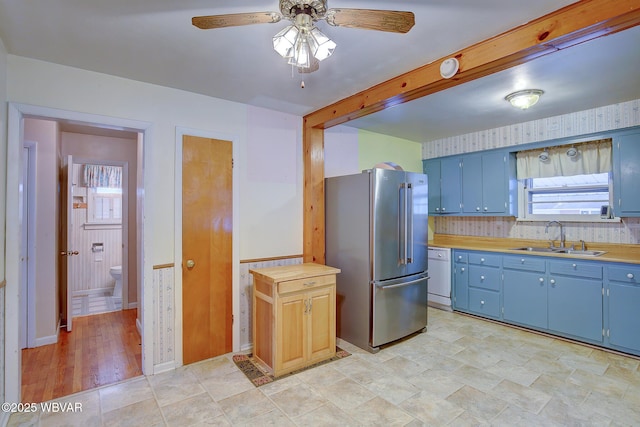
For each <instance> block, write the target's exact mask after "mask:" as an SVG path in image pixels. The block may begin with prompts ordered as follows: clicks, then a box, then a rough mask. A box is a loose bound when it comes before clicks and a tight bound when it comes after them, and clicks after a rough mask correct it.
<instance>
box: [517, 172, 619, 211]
mask: <svg viewBox="0 0 640 427" xmlns="http://www.w3.org/2000/svg"><path fill="white" fill-rule="evenodd" d="M608 174H609V177H608V178H609V179H608V191H609V202H608V203H609V206H613V192H614V189H613V173H612V172H608ZM530 180H531V178H525V179H518V180H517V182H518V217H517V218H516V220H517V221H544V222H547V221H551V220H561V221H568V222H620V218H619V217H615V216H614V217H613V218H608V219H604V218H601V217H600V212H598V213H597V214H585V215H579V214H532V213H529V188H528V186H527V185H526V184H527V183H528V182H530ZM593 187H595V186H585V187H583V188H585V189H589V188H593ZM614 214H615V211H614Z"/></svg>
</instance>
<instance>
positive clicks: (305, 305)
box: [304, 299, 309, 314]
mask: <svg viewBox="0 0 640 427" xmlns="http://www.w3.org/2000/svg"><path fill="white" fill-rule="evenodd" d="M308 312H309V300H307V299H306V300H304V314H307V313H308Z"/></svg>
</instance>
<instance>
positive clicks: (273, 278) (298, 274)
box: [249, 262, 340, 284]
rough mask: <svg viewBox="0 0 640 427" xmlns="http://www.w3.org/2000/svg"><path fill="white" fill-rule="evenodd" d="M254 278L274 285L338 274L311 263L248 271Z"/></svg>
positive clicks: (333, 268) (330, 269) (325, 267)
mask: <svg viewBox="0 0 640 427" xmlns="http://www.w3.org/2000/svg"><path fill="white" fill-rule="evenodd" d="M249 273H251V274H253V275H254V276H260V277H261V278H262V279H263V280H265V281H266V282H268V283H271V284H275V283H279V282H286V281H288V280H297V279H307V278H309V277H317V276H326V275H328V274H337V273H340V269H339V268H335V267H329V266H328V265H322V264H315V263H312V262H308V263H304V264H293V265H283V266H280V267H266V268H256V269H252V270H249Z"/></svg>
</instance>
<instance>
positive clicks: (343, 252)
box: [325, 169, 428, 352]
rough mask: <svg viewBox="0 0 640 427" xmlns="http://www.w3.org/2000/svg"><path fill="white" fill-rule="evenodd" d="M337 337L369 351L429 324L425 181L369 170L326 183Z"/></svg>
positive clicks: (410, 175)
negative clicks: (333, 270)
mask: <svg viewBox="0 0 640 427" xmlns="http://www.w3.org/2000/svg"><path fill="white" fill-rule="evenodd" d="M325 198H326V199H325V210H326V217H325V219H326V223H325V230H326V231H325V233H326V236H325V237H326V261H327V265H331V266H333V267H338V268H340V269H341V271H342V272H341V273H340V274H339V275H338V277H337V295H336V303H337V304H336V305H337V313H336V315H337V322H336V323H337V331H336V332H337V335H338V337H340V338H342V339H344V340H346V341H348V342H350V343H352V344H354V345H357V346H358V347H360V348H363V349H365V350H368V351H370V352H376V351H378V350H379V348H380V346H381V345H383V344H387V343H390V342H392V341H395V340H398V339H400V338H403V337H405V336H407V335H410V334H412V333H414V332H418V331H421V330H424V329H425V328H426V326H427V258H428V257H427V241H428V225H427V216H428V209H427V208H428V206H427V203H428V195H427V176H426V175H424V174H419V173H413V172H405V171H398V170H391V169H370V170H366V171H363V172H362V173H360V174H356V175H347V176H339V177H332V178H327V179H326V180H325Z"/></svg>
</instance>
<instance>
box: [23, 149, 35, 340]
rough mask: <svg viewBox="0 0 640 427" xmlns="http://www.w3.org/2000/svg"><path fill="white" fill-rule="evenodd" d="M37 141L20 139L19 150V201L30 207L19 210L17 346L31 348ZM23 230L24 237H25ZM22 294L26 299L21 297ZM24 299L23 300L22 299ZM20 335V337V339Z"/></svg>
mask: <svg viewBox="0 0 640 427" xmlns="http://www.w3.org/2000/svg"><path fill="white" fill-rule="evenodd" d="M37 148H38V143H37V142H35V141H24V142H23V150H24V149H26V150H27V151H28V152H29V155H28V159H27V160H28V169H27V170H26V171H24V170H23V171H22V172H23V173H22V174H21V176H22V180H25V179H26V180H27V185H24V186H23V191H25V190H24V189H26V191H25V192H24V193H23V198H22V199H21V203H23V201H24V200H25V199H26V201H27V206H28V207H31V209H24V205H23V207H22V212H26V215H24V216H23V218H22V220H23V223H22V224H26V227H23V228H22V230H21V233H20V235H21V238H22V239H23V240H21V242H24V241H26V242H27V247H26V248H22V247H21V250H22V251H23V252H22V256H23V257H26V259H25V260H24V262H25V263H26V265H25V269H26V271H27V277H26V278H24V277H20V292H23V294H22V295H23V298H22V299H21V300H20V309H21V310H23V311H22V312H21V314H20V321H21V322H22V321H24V320H26V324H20V331H21V332H20V333H21V340H20V348H23V345H26V347H25V348H32V347H35V345H36V294H35V292H36V282H35V277H36V255H35V254H36V248H35V239H33V238H29V237H28V236H35V231H36V214H35V209H33V207H35V205H36V165H37V163H38V157H37V156H38V149H37ZM25 233H26V236H25ZM25 297H26V298H25ZM23 301H24V302H23ZM22 338H24V339H22Z"/></svg>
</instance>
